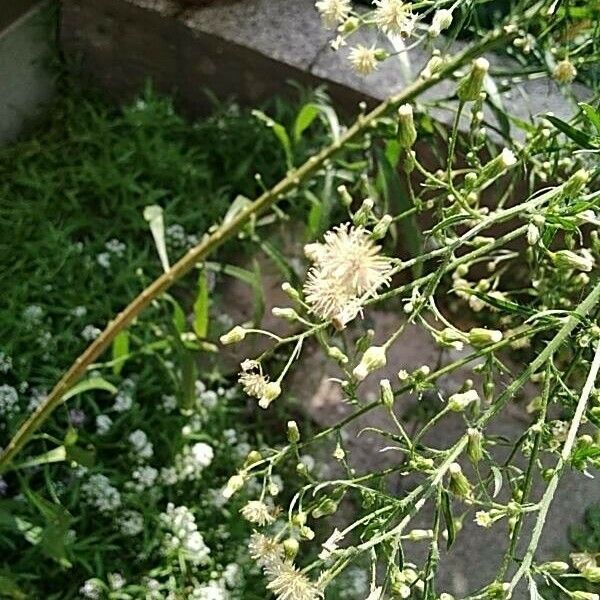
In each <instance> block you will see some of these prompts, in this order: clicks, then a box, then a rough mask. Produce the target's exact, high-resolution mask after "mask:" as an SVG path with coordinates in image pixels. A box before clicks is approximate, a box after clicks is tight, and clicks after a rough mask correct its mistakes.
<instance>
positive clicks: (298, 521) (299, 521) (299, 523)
mask: <svg viewBox="0 0 600 600" xmlns="http://www.w3.org/2000/svg"><path fill="white" fill-rule="evenodd" d="M306 518H307V517H306V513H305V512H298V513H296V514H295V515H294V516H293V517H292V523H293V524H294V525H295V526H296V527H304V525H306Z"/></svg>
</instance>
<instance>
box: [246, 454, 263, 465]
mask: <svg viewBox="0 0 600 600" xmlns="http://www.w3.org/2000/svg"><path fill="white" fill-rule="evenodd" d="M261 460H262V454H261V453H260V452H259V451H258V450H250V452H248V456H246V460H245V461H244V467H251V466H252V465H253V464H255V463H257V462H260V461H261Z"/></svg>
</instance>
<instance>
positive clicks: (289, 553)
mask: <svg viewBox="0 0 600 600" xmlns="http://www.w3.org/2000/svg"><path fill="white" fill-rule="evenodd" d="M298 550H300V544H299V543H298V540H297V539H295V538H292V537H289V538H287V539H286V540H285V541H284V542H283V552H284V554H285V557H286V558H287V559H288V560H294V558H296V554H298Z"/></svg>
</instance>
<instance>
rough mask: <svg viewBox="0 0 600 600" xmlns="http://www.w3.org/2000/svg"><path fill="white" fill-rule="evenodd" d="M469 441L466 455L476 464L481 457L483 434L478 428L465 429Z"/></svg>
mask: <svg viewBox="0 0 600 600" xmlns="http://www.w3.org/2000/svg"><path fill="white" fill-rule="evenodd" d="M467 435H468V436H469V441H468V444H467V455H468V457H469V458H470V459H471V462H473V463H474V464H477V463H478V462H479V461H480V460H481V459H482V458H483V434H482V433H481V431H479V430H478V429H474V428H469V429H467Z"/></svg>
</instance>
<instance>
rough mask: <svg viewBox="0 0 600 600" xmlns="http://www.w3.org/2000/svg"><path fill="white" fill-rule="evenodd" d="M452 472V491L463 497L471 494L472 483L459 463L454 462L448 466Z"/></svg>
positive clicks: (450, 486)
mask: <svg viewBox="0 0 600 600" xmlns="http://www.w3.org/2000/svg"><path fill="white" fill-rule="evenodd" d="M448 473H449V474H450V483H449V488H450V491H451V492H452V493H453V494H455V495H456V496H459V497H461V498H468V497H470V495H471V484H470V483H469V480H468V479H467V478H466V477H465V475H464V473H463V472H462V468H461V466H460V465H459V464H458V463H452V464H451V465H450V467H449V468H448Z"/></svg>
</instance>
